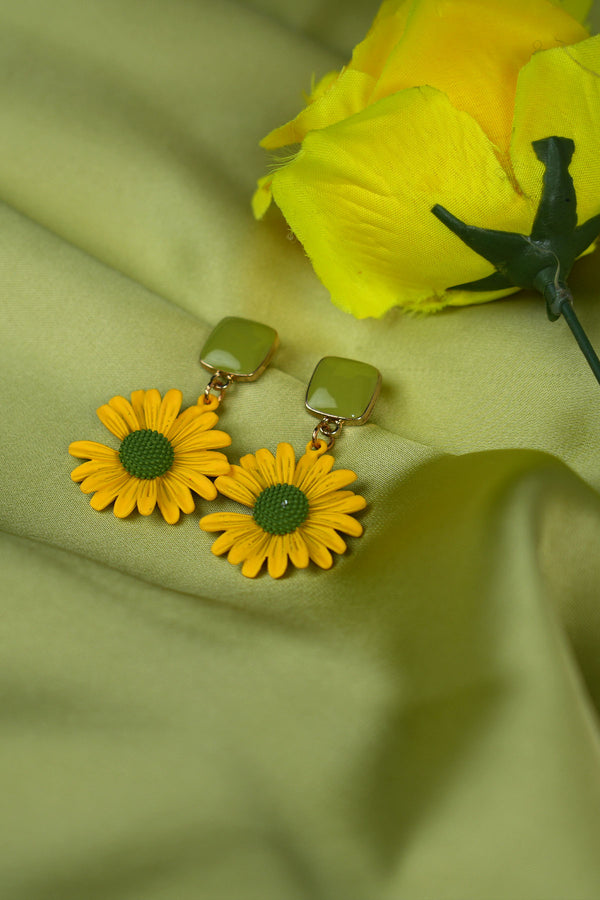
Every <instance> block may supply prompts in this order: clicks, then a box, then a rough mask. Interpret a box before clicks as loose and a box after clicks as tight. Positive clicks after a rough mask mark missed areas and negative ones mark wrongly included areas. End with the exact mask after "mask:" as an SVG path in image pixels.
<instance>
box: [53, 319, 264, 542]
mask: <svg viewBox="0 0 600 900" xmlns="http://www.w3.org/2000/svg"><path fill="white" fill-rule="evenodd" d="M277 344H278V337H277V332H276V331H274V330H273V329H272V328H269V327H268V326H267V325H262V324H261V323H259V322H252V321H250V320H248V319H239V318H235V317H229V318H226V319H223V320H222V321H221V322H219V324H218V325H217V326H216V327H215V329H214V330H213V331H212V333H211V334H210V336H209V338H208V340H207V341H206V343H205V345H204V348H203V350H202V354H201V359H200V362H201V364H202V365H203V366H204V367H205V368H206V369H208V370H209V371H210V372H211V373H212V377H211V379H210V381H209V383H208V385H207V387H206V390H205V391H204V393H203V395H202V396H201V397H200V398H199V400H198V403H197V404H196V405H195V406H191V407H189V408H188V409H185V410H184V411H183V412H180V409H181V403H182V399H183V396H182V393H181V391H178V390H170V391H167V393H166V394H165V395H164V397H162V398H161V395H160V393H159V392H158V391H157V390H155V389H152V390H149V391H142V390H140V391H134V392H133V393H132V394H131V401H129V400H127V399H125V397H119V396H117V397H113V398H112V399H111V400H109V402H108V403H105V404H104V405H103V406H101V407H100V408H99V409H98V410H97V415H98V418H99V419H100V421H101V422H102V424H103V425H105V426H106V428H108V430H109V431H110V432H111V433H112V434H113V435H114V436H115V437H116V438H117V439H118V440H119V441H120V442H121V443H120V446H119V448H118V449H115V448H113V447H107V446H105V445H104V444H99V443H96V442H95V441H75V442H73V443H72V444H70V446H69V453H70V454H71V455H72V456H75V457H77V458H78V459H85V460H87V462H84V463H82V464H81V465H79V466H77V468H76V469H74V470H73V472H72V473H71V478H72V479H73V481H75V482H79V486H80V488H81V490H82V491H83V493H84V494H90V493H93V496H92V498H91V500H90V505H91V506H92V508H93V509H96V510H102V509H105V508H106V507H108V506H110V504H111V503H114V507H113V512H114V514H115V516H117V518H120V519H122V518H125V517H126V516H128V515H130V513H132V512H133V511H134V509H135V508H136V507H137V509H138V512H139V513H140V514H141V515H143V516H149V515H150V514H151V513H152V512H153V511H154V509H155V507H156V506H158V508H159V510H160V512H161V513H162V516H163V518H164V519H165V521H166V522H168V523H169V524H170V525H174V524H175V523H176V522H177V521H178V520H179V516H180V513H182V512H183V513H191V512H193V511H194V508H195V503H194V499H193V496H192V495H193V493H195V494H198V495H199V496H200V497H202V498H203V499H205V500H214V499H215V497H216V496H217V490H216V488H215V485H214V482H213V481H212V480H211V477H215V476H218V475H224V474H225V473H226V472H229V470H230V464H229V460H228V459H227V457H226V456H225V454H224V453H221V452H219V451H220V450H221V449H222V448H224V447H228V446H229V445H230V444H231V438H230V436H229V435H228V434H227V433H226V432H224V431H216V430H215V425H216V424H217V422H218V421H219V417H218V416H217V414H216V412H215V410H216V409H217V408H218V407H219V405H220V403H221V401H222V399H223V395H224V393H225V391H226V390H227V388H228V387H229V386H230V384H232V383H233V382H234V381H254V380H255V379H256V378H258V377H259V375H261V374H262V372H263V371H264V370H265V368H266V366H267V365H268V363H269V361H270V359H271V357H272V355H273V353H274V352H275V349H276V347H277Z"/></svg>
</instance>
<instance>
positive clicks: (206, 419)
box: [165, 405, 219, 446]
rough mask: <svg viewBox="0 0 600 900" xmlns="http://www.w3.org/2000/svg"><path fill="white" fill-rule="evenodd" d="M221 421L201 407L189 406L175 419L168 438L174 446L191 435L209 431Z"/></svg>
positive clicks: (214, 414)
mask: <svg viewBox="0 0 600 900" xmlns="http://www.w3.org/2000/svg"><path fill="white" fill-rule="evenodd" d="M218 421H219V417H218V415H217V414H216V413H214V412H206V411H205V410H204V409H203V408H202V407H201V406H199V405H198V406H189V407H188V408H187V409H184V411H183V412H182V413H180V414H179V416H178V417H177V418H176V419H175V421H174V422H173V424H172V426H171V428H170V430H169V432H168V434H167V435H165V436H166V438H167V440H169V441H171V443H172V444H173V446H177V445H178V444H180V443H181V442H183V441H185V440H186V439H187V438H188V437H190V435H194V434H200V433H201V432H204V431H208V430H209V429H210V428H214V426H215V425H216V424H217V422H218Z"/></svg>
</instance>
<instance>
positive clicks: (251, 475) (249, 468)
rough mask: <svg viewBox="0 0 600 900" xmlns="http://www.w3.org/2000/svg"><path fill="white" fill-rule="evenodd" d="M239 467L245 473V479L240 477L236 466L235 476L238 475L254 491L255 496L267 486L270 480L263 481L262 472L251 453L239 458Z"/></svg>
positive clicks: (240, 473) (240, 474)
mask: <svg viewBox="0 0 600 900" xmlns="http://www.w3.org/2000/svg"><path fill="white" fill-rule="evenodd" d="M239 467H240V469H241V470H243V473H244V475H246V476H247V477H246V479H245V481H244V478H243V477H242V472H241V471H237V469H238V467H237V466H236V467H235V468H236V477H239V478H240V479H241V480H242V481H244V483H245V484H247V486H248V488H249V489H250V490H252V491H256V496H257V497H258V495H259V494H260V492H261V491H264V489H265V488H267V487H269V484H270V482H267V481H265V479H264V478H263V475H262V472H261V470H260V468H259V466H258V463H257V462H256V459H255V458H254V454H253V453H247V454H246V455H245V456H242V458H241V459H240V466H239Z"/></svg>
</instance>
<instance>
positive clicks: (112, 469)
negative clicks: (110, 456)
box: [71, 459, 123, 481]
mask: <svg viewBox="0 0 600 900" xmlns="http://www.w3.org/2000/svg"><path fill="white" fill-rule="evenodd" d="M122 471H123V467H122V466H121V464H120V463H119V462H118V460H116V461H113V460H97V459H91V460H89V461H88V462H85V463H82V464H81V465H80V466H77V468H76V469H73V471H72V472H71V478H72V480H73V481H83V480H84V478H88V477H89V476H90V475H98V474H99V475H102V476H103V477H107V476H108V477H110V476H111V475H114V474H116V473H117V472H118V473H119V474H120V473H121V472H122Z"/></svg>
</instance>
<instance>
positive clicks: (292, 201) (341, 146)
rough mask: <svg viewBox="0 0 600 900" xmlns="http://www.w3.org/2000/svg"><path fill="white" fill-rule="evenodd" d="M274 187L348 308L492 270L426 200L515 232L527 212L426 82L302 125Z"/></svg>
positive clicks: (434, 295)
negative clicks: (306, 127) (305, 129)
mask: <svg viewBox="0 0 600 900" xmlns="http://www.w3.org/2000/svg"><path fill="white" fill-rule="evenodd" d="M374 148H376V151H377V152H376V153H375V152H374ZM273 196H274V198H275V200H276V202H277V204H278V205H279V207H280V208H281V210H282V211H283V213H284V215H285V217H286V218H287V220H288V222H289V224H290V226H291V228H292V230H293V231H294V232H295V233H296V235H297V236H298V238H299V239H300V240H301V242H302V243H303V244H304V249H305V250H306V252H307V253H308V256H309V257H310V259H311V261H312V263H313V266H314V267H315V271H316V272H317V275H318V276H319V277H320V278H321V280H322V281H323V283H324V284H325V287H327V288H328V290H329V291H330V293H331V296H332V299H333V300H334V302H335V303H337V304H338V305H339V306H341V307H342V308H343V309H346V310H347V311H348V312H352V313H353V314H354V315H356V316H358V317H359V318H362V317H365V316H380V315H382V314H383V313H384V312H385V311H386V310H387V309H389V308H390V307H391V306H394V305H401V306H404V307H409V308H419V309H425V310H427V309H436V308H440V307H441V306H443V305H445V303H447V302H448V298H447V297H445V296H444V290H445V288H446V287H448V286H450V285H453V284H460V283H463V282H467V281H472V280H474V279H476V278H483V277H484V276H486V275H489V274H491V273H492V272H493V271H494V268H493V266H492V265H491V264H490V263H488V262H487V261H486V260H484V259H483V258H482V257H481V256H479V255H478V254H477V253H475V252H474V251H473V250H471V249H470V248H468V247H467V246H466V245H465V244H464V243H463V242H462V241H461V240H460V239H459V238H457V237H456V235H454V234H453V233H452V232H451V231H450V230H449V229H448V228H446V227H445V226H444V225H443V224H442V223H441V222H439V221H438V220H437V219H436V218H435V216H434V215H433V214H432V212H431V208H432V206H433V205H434V204H435V203H440V204H441V205H442V206H445V207H446V208H448V209H450V210H451V211H452V212H453V214H454V215H456V216H458V217H459V218H460V219H462V220H463V221H466V222H473V221H476V222H482V221H484V222H485V226H486V227H487V228H499V229H502V230H507V231H519V232H522V233H529V230H530V226H531V223H532V221H533V216H534V212H535V208H534V204H533V202H532V201H531V200H530V199H528V198H527V199H526V198H524V197H523V196H522V195H521V194H519V193H517V192H516V191H515V190H513V186H512V184H511V182H510V180H509V178H508V176H507V173H506V172H505V170H504V169H503V168H502V166H501V165H500V163H499V162H498V160H497V158H496V155H495V152H494V148H493V146H492V145H491V144H490V142H489V141H488V140H487V138H486V137H485V135H484V134H483V132H482V131H481V129H480V128H479V126H478V125H477V124H476V122H474V121H473V119H471V118H470V117H469V116H467V115H466V114H465V113H461V112H458V111H456V110H455V109H453V108H452V106H451V105H450V103H449V101H448V98H447V97H445V96H444V95H443V94H441V93H439V92H438V91H435V90H433V89H432V88H428V87H423V88H415V89H411V90H406V91H402V92H400V93H398V94H395V95H393V96H392V97H388V98H386V99H385V100H381V101H379V102H378V103H376V104H374V105H373V106H370V107H369V108H368V109H366V110H365V111H363V112H362V113H358V114H357V115H355V116H352V117H351V118H350V119H347V120H345V121H343V122H340V123H338V124H337V125H333V126H331V127H330V128H326V129H324V130H322V131H316V132H311V133H310V134H309V135H307V137H306V139H305V141H304V144H303V146H302V149H301V151H300V152H299V154H298V155H297V156H296V157H295V159H294V160H293V162H291V163H290V164H289V165H287V166H284V167H283V168H281V169H279V170H278V171H277V172H276V173H275V175H274V177H273ZM500 293H506V291H504V292H498V291H496V292H493V293H492V292H488V293H486V294H480V295H473V294H470V295H469V296H470V302H476V301H477V300H483V299H491V298H493V297H497V296H499V295H500ZM454 299H456V298H454Z"/></svg>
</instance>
